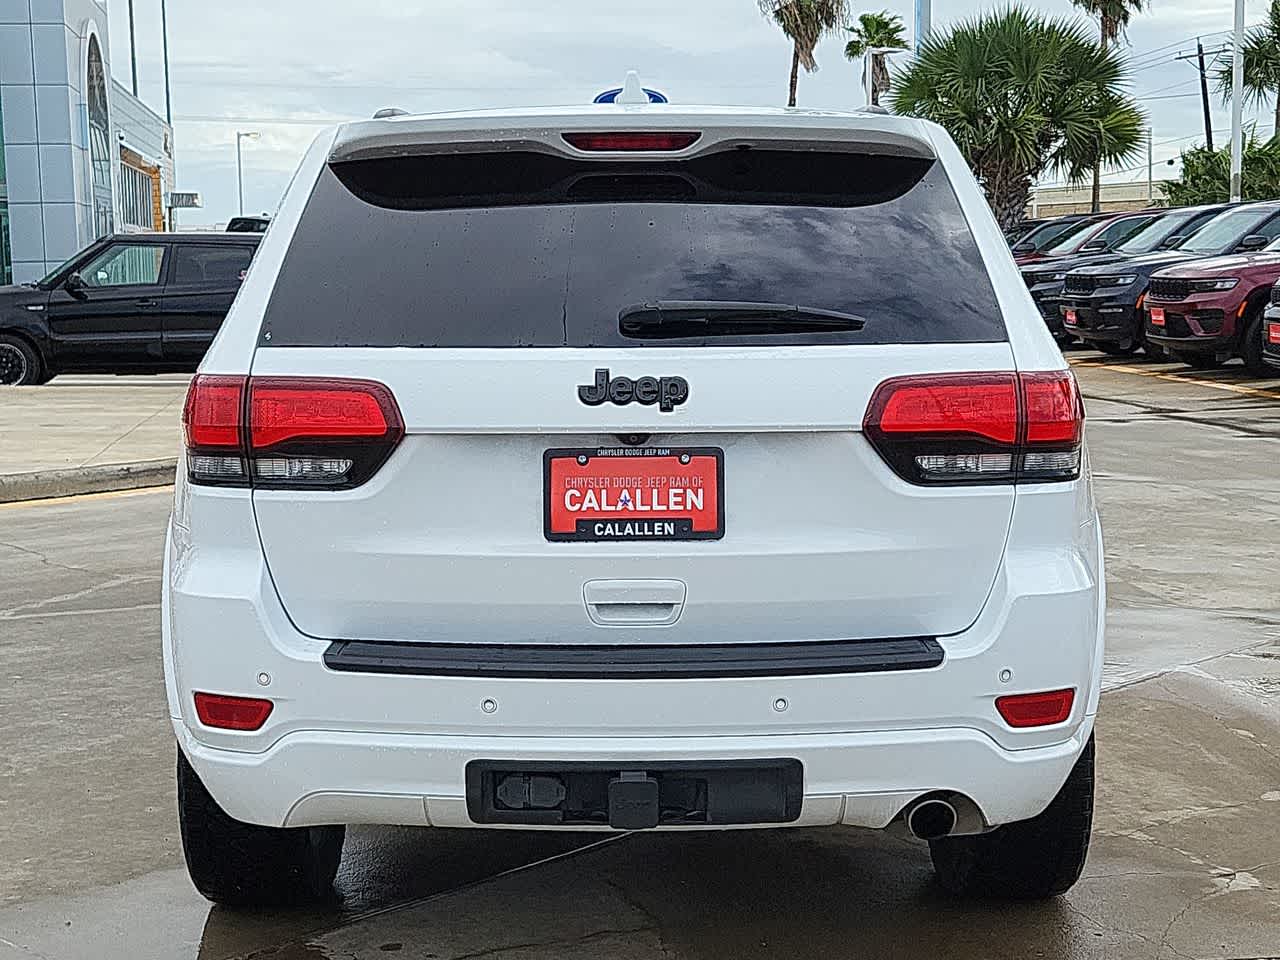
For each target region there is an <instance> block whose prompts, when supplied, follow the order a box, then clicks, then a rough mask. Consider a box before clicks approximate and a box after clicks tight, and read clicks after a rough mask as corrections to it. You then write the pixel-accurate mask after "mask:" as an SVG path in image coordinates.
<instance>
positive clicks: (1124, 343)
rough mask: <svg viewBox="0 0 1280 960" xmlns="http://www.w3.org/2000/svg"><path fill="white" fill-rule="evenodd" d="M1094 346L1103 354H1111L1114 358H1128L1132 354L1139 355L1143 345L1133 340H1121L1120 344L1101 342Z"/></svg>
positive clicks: (1108, 341)
mask: <svg viewBox="0 0 1280 960" xmlns="http://www.w3.org/2000/svg"><path fill="white" fill-rule="evenodd" d="M1094 346H1095V347H1097V348H1098V349H1099V350H1101V351H1102V352H1103V353H1106V354H1110V355H1111V356H1113V357H1127V356H1129V355H1131V354H1134V353H1137V352H1138V348H1139V347H1140V346H1142V344H1140V343H1139V342H1138V341H1137V340H1133V339H1130V340H1121V341H1120V342H1119V343H1115V342H1114V341H1110V340H1099V341H1097V342H1095V343H1094Z"/></svg>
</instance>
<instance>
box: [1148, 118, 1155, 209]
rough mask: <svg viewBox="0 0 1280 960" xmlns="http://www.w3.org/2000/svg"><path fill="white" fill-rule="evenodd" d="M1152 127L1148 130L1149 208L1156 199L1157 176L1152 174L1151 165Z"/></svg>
mask: <svg viewBox="0 0 1280 960" xmlns="http://www.w3.org/2000/svg"><path fill="white" fill-rule="evenodd" d="M1151 147H1152V143H1151V127H1148V128H1147V206H1151V204H1152V201H1153V200H1155V197H1156V184H1155V175H1153V172H1152V169H1151V168H1152V163H1151Z"/></svg>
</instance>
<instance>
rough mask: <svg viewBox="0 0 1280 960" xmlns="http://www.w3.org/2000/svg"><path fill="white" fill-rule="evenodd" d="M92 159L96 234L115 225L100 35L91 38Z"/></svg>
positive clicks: (109, 230) (90, 120)
mask: <svg viewBox="0 0 1280 960" xmlns="http://www.w3.org/2000/svg"><path fill="white" fill-rule="evenodd" d="M88 68H89V69H88V78H89V96H88V101H89V160H90V164H91V166H92V168H93V223H94V234H95V236H98V237H103V236H106V235H107V234H108V233H110V232H111V231H112V229H114V225H113V223H112V216H111V146H110V144H111V123H110V120H109V119H108V117H107V71H106V67H105V65H104V64H103V62H102V50H101V48H100V47H99V46H98V38H97V37H90V38H89V63H88Z"/></svg>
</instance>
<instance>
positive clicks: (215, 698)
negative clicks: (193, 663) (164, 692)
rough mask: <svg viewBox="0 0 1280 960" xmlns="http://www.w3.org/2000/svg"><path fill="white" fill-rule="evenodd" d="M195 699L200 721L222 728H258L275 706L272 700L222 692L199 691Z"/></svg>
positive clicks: (209, 725) (207, 725)
mask: <svg viewBox="0 0 1280 960" xmlns="http://www.w3.org/2000/svg"><path fill="white" fill-rule="evenodd" d="M195 701H196V716H197V717H199V718H200V722H201V723H203V724H204V725H205V726H206V727H217V728H218V729H220V730H258V729H260V728H261V727H262V725H263V724H264V723H266V722H267V717H269V716H271V710H272V708H273V707H274V706H275V704H273V703H272V702H271V701H270V700H259V699H258V698H256V697H232V696H227V695H225V694H220V693H197V694H196V695H195Z"/></svg>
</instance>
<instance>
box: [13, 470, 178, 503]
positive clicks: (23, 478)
mask: <svg viewBox="0 0 1280 960" xmlns="http://www.w3.org/2000/svg"><path fill="white" fill-rule="evenodd" d="M177 466H178V461H177V460H176V459H169V460H139V461H135V462H133V463H108V464H102V465H100V466H92V467H68V468H66V469H62V470H39V471H37V472H35V473H11V474H8V475H6V476H0V503H13V502H15V501H17V500H48V499H51V498H53V497H74V496H79V495H80V494H85V493H107V492H109V491H113V490H136V489H137V488H139V487H164V486H168V485H169V484H171V483H173V475H174V471H175V470H176V469H177Z"/></svg>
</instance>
